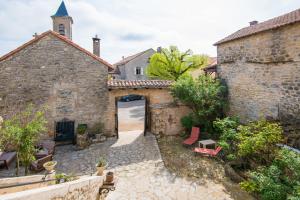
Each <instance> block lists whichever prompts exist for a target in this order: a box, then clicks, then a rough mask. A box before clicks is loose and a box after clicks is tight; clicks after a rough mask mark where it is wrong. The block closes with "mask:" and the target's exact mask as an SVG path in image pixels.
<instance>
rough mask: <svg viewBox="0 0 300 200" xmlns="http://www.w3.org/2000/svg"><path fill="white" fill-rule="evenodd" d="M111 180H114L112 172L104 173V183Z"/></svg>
mask: <svg viewBox="0 0 300 200" xmlns="http://www.w3.org/2000/svg"><path fill="white" fill-rule="evenodd" d="M113 181H114V173H113V172H108V173H107V174H106V179H105V182H106V183H112V182H113Z"/></svg>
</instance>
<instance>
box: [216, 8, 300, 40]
mask: <svg viewBox="0 0 300 200" xmlns="http://www.w3.org/2000/svg"><path fill="white" fill-rule="evenodd" d="M296 22H300V9H297V10H295V11H292V12H290V13H287V14H284V15H281V16H279V17H275V18H273V19H270V20H267V21H264V22H261V23H258V24H255V25H252V26H248V27H245V28H243V29H241V30H239V31H237V32H235V33H233V34H231V35H229V36H227V37H225V38H224V39H222V40H220V41H218V42H217V43H215V44H214V45H219V44H222V43H225V42H229V41H232V40H236V39H239V38H242V37H246V36H250V35H253V34H256V33H259V32H262V31H267V30H272V29H276V28H279V27H281V26H285V25H289V24H293V23H296Z"/></svg>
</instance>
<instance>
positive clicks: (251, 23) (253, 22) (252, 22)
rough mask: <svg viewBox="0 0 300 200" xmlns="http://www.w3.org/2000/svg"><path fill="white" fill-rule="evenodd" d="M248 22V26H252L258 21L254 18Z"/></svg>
mask: <svg viewBox="0 0 300 200" xmlns="http://www.w3.org/2000/svg"><path fill="white" fill-rule="evenodd" d="M249 24H250V26H254V25H256V24H258V21H256V20H254V21H251V22H249Z"/></svg>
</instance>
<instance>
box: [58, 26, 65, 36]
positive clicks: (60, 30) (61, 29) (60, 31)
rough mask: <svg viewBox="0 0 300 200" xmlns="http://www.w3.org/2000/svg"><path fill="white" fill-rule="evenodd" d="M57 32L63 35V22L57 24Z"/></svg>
mask: <svg viewBox="0 0 300 200" xmlns="http://www.w3.org/2000/svg"><path fill="white" fill-rule="evenodd" d="M58 32H59V34H61V35H65V26H64V25H63V24H59V25H58Z"/></svg>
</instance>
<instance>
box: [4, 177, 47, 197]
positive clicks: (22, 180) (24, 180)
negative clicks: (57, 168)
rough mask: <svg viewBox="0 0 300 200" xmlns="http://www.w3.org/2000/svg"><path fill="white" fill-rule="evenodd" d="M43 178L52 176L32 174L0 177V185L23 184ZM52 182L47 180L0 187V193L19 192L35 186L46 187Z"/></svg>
mask: <svg viewBox="0 0 300 200" xmlns="http://www.w3.org/2000/svg"><path fill="white" fill-rule="evenodd" d="M44 178H45V179H46V180H47V179H52V178H53V176H51V175H50V176H47V177H45V175H33V176H21V177H13V178H2V179H0V187H7V186H9V185H16V184H24V183H28V182H38V181H43V179H44ZM52 184H53V181H52V182H51V181H50V182H49V181H47V182H41V183H35V184H30V185H23V186H16V187H10V188H4V189H0V195H3V194H9V193H14V192H20V191H25V190H31V189H35V188H41V187H46V186H48V185H52Z"/></svg>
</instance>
